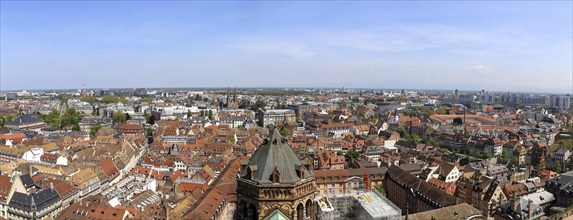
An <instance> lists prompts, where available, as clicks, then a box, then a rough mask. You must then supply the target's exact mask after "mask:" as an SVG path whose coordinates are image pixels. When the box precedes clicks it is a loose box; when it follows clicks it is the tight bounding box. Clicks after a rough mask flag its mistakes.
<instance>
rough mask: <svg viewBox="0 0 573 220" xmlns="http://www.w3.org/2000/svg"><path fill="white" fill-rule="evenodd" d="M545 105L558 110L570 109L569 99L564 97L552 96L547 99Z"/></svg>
mask: <svg viewBox="0 0 573 220" xmlns="http://www.w3.org/2000/svg"><path fill="white" fill-rule="evenodd" d="M546 104H547V105H549V106H551V107H556V108H559V109H569V108H571V97H570V96H565V95H552V96H551V97H549V99H548V100H547V103H546Z"/></svg>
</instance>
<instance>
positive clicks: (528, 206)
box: [527, 199, 533, 219]
mask: <svg viewBox="0 0 573 220" xmlns="http://www.w3.org/2000/svg"><path fill="white" fill-rule="evenodd" d="M531 203H532V201H531V199H529V200H528V203H527V209H528V215H527V216H528V218H529V219H531V216H532V213H533V210H531V209H532V208H531Z"/></svg>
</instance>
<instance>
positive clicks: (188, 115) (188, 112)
mask: <svg viewBox="0 0 573 220" xmlns="http://www.w3.org/2000/svg"><path fill="white" fill-rule="evenodd" d="M190 118H191V110H190V109H188V110H187V119H190Z"/></svg>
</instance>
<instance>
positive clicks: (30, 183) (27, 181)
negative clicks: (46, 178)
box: [20, 174, 34, 189]
mask: <svg viewBox="0 0 573 220" xmlns="http://www.w3.org/2000/svg"><path fill="white" fill-rule="evenodd" d="M20 180H22V183H23V184H24V187H25V188H26V189H27V188H30V187H32V186H34V180H32V176H30V174H24V175H21V176H20Z"/></svg>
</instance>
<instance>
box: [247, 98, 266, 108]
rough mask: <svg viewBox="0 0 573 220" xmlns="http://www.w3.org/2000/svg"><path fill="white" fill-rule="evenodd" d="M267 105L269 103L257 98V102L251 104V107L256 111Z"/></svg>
mask: <svg viewBox="0 0 573 220" xmlns="http://www.w3.org/2000/svg"><path fill="white" fill-rule="evenodd" d="M265 106H267V103H266V102H265V101H263V100H261V99H257V101H256V102H255V104H253V105H252V106H251V109H252V110H254V111H257V110H258V109H259V108H264V107H265Z"/></svg>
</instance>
